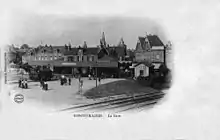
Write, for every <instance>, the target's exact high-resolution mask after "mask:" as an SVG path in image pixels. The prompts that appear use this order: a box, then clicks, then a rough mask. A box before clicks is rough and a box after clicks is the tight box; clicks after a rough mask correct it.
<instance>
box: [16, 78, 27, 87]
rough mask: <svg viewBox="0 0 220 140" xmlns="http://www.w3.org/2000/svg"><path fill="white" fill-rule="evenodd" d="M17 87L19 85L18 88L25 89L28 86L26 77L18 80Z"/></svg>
mask: <svg viewBox="0 0 220 140" xmlns="http://www.w3.org/2000/svg"><path fill="white" fill-rule="evenodd" d="M18 87H19V88H25V89H27V88H28V82H27V79H19V81H18Z"/></svg>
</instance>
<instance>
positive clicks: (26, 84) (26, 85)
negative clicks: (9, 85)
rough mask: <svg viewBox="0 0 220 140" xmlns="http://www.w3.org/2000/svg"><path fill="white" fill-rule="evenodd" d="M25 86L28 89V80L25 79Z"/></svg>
mask: <svg viewBox="0 0 220 140" xmlns="http://www.w3.org/2000/svg"><path fill="white" fill-rule="evenodd" d="M24 84H25V88H26V89H27V88H28V83H27V79H25V81H24Z"/></svg>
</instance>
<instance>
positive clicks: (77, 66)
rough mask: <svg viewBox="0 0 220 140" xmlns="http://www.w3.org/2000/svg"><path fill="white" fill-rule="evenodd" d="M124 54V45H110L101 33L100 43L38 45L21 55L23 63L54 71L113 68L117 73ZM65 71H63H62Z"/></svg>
mask: <svg viewBox="0 0 220 140" xmlns="http://www.w3.org/2000/svg"><path fill="white" fill-rule="evenodd" d="M125 56H126V45H125V44H124V42H123V44H121V45H117V46H110V45H108V44H107V43H106V41H105V35H104V33H103V35H102V38H101V40H100V45H97V46H93V47H92V46H90V47H87V44H86V42H84V43H83V45H82V46H78V47H72V46H71V44H68V45H64V46H51V45H49V46H48V45H45V46H38V47H37V48H33V49H31V50H30V51H28V52H27V53H26V54H25V55H24V56H23V57H22V61H23V63H28V64H30V65H35V66H48V65H50V67H51V69H53V70H54V72H55V73H69V74H74V73H83V74H90V73H93V74H94V72H95V69H94V68H97V67H98V68H99V72H100V70H101V71H108V70H110V69H111V70H113V71H115V73H117V69H118V61H119V60H120V59H123V58H124V57H125ZM63 71H65V72H63Z"/></svg>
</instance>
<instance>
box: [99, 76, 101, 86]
mask: <svg viewBox="0 0 220 140" xmlns="http://www.w3.org/2000/svg"><path fill="white" fill-rule="evenodd" d="M100 84H101V77H99V85H100Z"/></svg>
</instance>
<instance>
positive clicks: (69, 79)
mask: <svg viewBox="0 0 220 140" xmlns="http://www.w3.org/2000/svg"><path fill="white" fill-rule="evenodd" d="M68 81H69V85H71V78H70V77H69V78H68Z"/></svg>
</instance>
